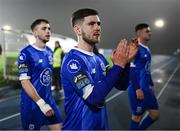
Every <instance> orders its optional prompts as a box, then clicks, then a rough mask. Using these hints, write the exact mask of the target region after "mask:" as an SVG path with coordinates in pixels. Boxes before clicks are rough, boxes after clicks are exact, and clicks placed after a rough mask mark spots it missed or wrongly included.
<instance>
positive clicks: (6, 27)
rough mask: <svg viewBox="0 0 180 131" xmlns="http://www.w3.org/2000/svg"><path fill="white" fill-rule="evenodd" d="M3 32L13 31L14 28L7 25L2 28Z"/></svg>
mask: <svg viewBox="0 0 180 131" xmlns="http://www.w3.org/2000/svg"><path fill="white" fill-rule="evenodd" d="M1 29H2V30H3V31H10V30H12V27H11V26H10V25H5V26H3V27H2V28H1Z"/></svg>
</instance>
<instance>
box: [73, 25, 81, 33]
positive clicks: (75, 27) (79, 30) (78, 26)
mask: <svg viewBox="0 0 180 131" xmlns="http://www.w3.org/2000/svg"><path fill="white" fill-rule="evenodd" d="M73 30H74V32H75V33H76V34H77V35H81V27H80V25H74V27H73Z"/></svg>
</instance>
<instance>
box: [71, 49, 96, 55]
mask: <svg viewBox="0 0 180 131" xmlns="http://www.w3.org/2000/svg"><path fill="white" fill-rule="evenodd" d="M74 49H75V50H78V51H80V52H82V53H84V54H86V55H89V56H94V53H93V52H88V51H85V50H82V49H80V48H76V47H75V48H74Z"/></svg>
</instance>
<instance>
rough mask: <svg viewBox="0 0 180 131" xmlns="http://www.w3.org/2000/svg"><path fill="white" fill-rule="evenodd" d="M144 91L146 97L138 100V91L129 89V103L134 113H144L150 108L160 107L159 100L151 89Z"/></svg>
mask: <svg viewBox="0 0 180 131" xmlns="http://www.w3.org/2000/svg"><path fill="white" fill-rule="evenodd" d="M143 92H144V99H143V100H138V99H137V97H136V91H135V90H134V89H128V97H129V103H130V107H131V112H132V114H133V115H143V114H144V112H145V111H147V110H149V109H152V110H158V109H159V107H158V102H157V99H156V96H155V95H154V93H153V92H152V91H151V90H148V91H143Z"/></svg>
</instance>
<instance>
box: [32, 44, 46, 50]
mask: <svg viewBox="0 0 180 131" xmlns="http://www.w3.org/2000/svg"><path fill="white" fill-rule="evenodd" d="M31 46H32V47H33V48H35V49H36V50H39V51H45V50H46V47H45V48H44V49H42V48H39V47H37V46H36V45H35V44H32V45H31Z"/></svg>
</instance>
